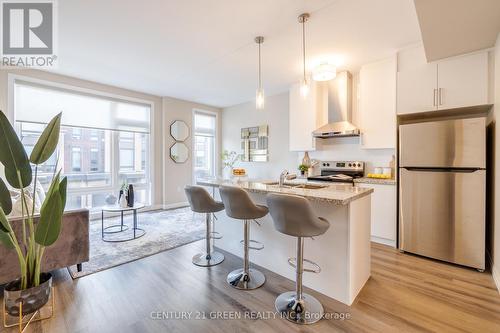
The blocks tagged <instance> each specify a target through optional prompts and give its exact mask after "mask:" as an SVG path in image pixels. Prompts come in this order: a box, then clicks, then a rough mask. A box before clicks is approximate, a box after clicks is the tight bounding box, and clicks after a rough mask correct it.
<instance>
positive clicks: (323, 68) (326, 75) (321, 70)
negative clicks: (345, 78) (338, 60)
mask: <svg viewBox="0 0 500 333" xmlns="http://www.w3.org/2000/svg"><path fill="white" fill-rule="evenodd" d="M336 76H337V68H335V66H334V65H332V64H329V63H327V62H324V63H321V64H320V65H319V66H318V67H316V68H314V69H313V73H312V78H313V80H314V81H330V80H333V79H335V77H336Z"/></svg>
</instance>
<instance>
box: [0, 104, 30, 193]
mask: <svg viewBox="0 0 500 333" xmlns="http://www.w3.org/2000/svg"><path fill="white" fill-rule="evenodd" d="M0 147H1V149H0V162H2V164H3V165H4V166H5V178H6V179H7V181H8V182H9V184H10V185H12V187H14V188H21V187H26V186H28V185H30V184H31V180H32V174H31V166H30V162H29V160H28V155H26V151H25V150H24V147H23V145H22V144H21V141H19V138H18V137H17V135H16V132H15V131H14V129H13V128H12V126H11V124H10V123H9V120H8V119H7V117H6V116H5V114H4V113H3V112H2V111H0ZM16 170H19V172H20V174H21V181H22V184H19V179H18V177H17V171H16ZM21 185H22V186H21Z"/></svg>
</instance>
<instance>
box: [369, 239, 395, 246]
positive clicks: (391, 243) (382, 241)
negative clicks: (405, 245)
mask: <svg viewBox="0 0 500 333" xmlns="http://www.w3.org/2000/svg"><path fill="white" fill-rule="evenodd" d="M371 241H372V242H374V243H379V244H382V245H387V246H390V247H393V248H396V241H395V240H391V239H386V238H381V237H375V236H371Z"/></svg>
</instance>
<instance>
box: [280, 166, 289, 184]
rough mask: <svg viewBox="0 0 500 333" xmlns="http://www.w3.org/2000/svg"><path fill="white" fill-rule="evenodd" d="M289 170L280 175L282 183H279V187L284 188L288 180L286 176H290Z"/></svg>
mask: <svg viewBox="0 0 500 333" xmlns="http://www.w3.org/2000/svg"><path fill="white" fill-rule="evenodd" d="M288 174H289V173H288V170H283V171H282V172H281V174H280V182H279V187H283V185H284V184H285V179H286V176H288Z"/></svg>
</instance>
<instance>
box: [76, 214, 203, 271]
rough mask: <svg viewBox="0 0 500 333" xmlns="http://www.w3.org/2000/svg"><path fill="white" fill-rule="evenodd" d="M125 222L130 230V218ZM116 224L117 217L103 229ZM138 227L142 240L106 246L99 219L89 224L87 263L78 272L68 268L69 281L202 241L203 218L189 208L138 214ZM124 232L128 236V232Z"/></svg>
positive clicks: (106, 220)
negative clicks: (88, 255)
mask: <svg viewBox="0 0 500 333" xmlns="http://www.w3.org/2000/svg"><path fill="white" fill-rule="evenodd" d="M124 221H125V225H128V226H129V228H131V227H132V215H128V216H125V218H124ZM119 223H120V218H119V217H113V218H107V219H105V225H113V224H119ZM137 224H138V227H139V228H142V229H144V230H145V231H146V234H145V235H144V236H142V237H140V238H137V239H134V240H130V241H126V242H120V243H109V242H104V241H103V240H102V239H101V219H97V220H92V221H90V260H89V261H88V262H86V263H83V265H82V266H83V267H82V268H83V269H82V271H81V272H78V271H77V269H76V266H71V267H68V270H69V273H70V274H71V277H72V278H73V279H76V278H80V277H82V276H86V275H89V274H93V273H96V272H99V271H103V270H105V269H108V268H112V267H115V266H118V265H122V264H125V263H128V262H131V261H134V260H138V259H141V258H144V257H148V256H151V255H153V254H156V253H160V252H163V251H166V250H169V249H173V248H176V247H179V246H182V245H185V244H188V243H191V242H195V241H197V240H200V239H203V238H204V237H205V220H204V216H203V214H193V212H192V211H191V209H190V208H189V207H185V208H177V209H172V210H156V211H151V212H143V213H138V214H137ZM125 232H126V233H128V235H131V230H128V231H125ZM113 236H115V235H113ZM120 236H122V235H120ZM124 236H125V235H124Z"/></svg>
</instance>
